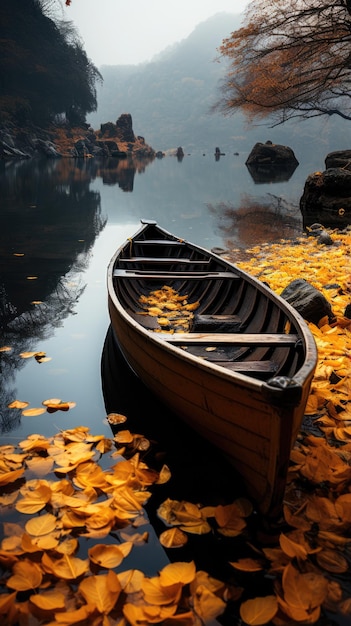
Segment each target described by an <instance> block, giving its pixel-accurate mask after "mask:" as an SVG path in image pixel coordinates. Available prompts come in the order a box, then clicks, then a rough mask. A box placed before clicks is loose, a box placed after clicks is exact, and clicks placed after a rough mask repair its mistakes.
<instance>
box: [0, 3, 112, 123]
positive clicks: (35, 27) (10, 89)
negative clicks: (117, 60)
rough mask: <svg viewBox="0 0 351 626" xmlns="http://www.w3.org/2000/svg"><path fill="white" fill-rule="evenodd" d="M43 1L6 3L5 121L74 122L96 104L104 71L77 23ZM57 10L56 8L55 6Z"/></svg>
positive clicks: (0, 11) (0, 32)
mask: <svg viewBox="0 0 351 626" xmlns="http://www.w3.org/2000/svg"><path fill="white" fill-rule="evenodd" d="M44 6H45V3H44V4H42V3H41V2H40V0H1V3H0V76H1V89H0V123H4V122H8V121H12V122H14V123H15V125H16V126H24V125H26V124H28V123H34V124H40V125H42V126H43V125H45V124H48V123H50V122H52V121H54V120H55V119H57V117H60V116H62V117H64V118H66V119H67V120H68V121H69V122H70V123H72V124H80V123H82V122H84V121H85V117H86V114H87V113H91V112H92V111H94V110H95V109H96V106H97V100H96V82H97V81H98V80H99V79H101V76H100V73H99V71H98V70H97V68H96V67H95V66H94V64H93V63H92V62H91V61H90V59H88V57H87V55H86V53H85V51H84V48H83V46H82V43H81V42H80V40H79V36H78V34H77V32H76V31H75V29H74V26H73V24H72V23H71V22H68V21H65V20H63V19H60V18H61V16H60V13H59V12H58V13H57V15H56V14H55V17H56V19H51V17H49V16H48V15H46V14H45V11H44ZM51 13H52V14H54V13H55V12H54V11H52V12H51Z"/></svg>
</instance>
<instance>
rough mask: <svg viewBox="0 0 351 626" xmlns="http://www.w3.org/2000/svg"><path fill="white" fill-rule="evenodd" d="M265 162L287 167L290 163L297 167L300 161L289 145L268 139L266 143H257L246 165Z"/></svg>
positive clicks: (265, 163)
mask: <svg viewBox="0 0 351 626" xmlns="http://www.w3.org/2000/svg"><path fill="white" fill-rule="evenodd" d="M263 164H264V165H268V164H270V165H274V166H276V167H280V166H283V167H287V166H288V165H290V166H292V165H294V166H295V167H297V165H298V164H299V162H298V160H297V159H296V157H295V154H294V152H293V150H292V149H291V148H289V147H288V146H282V145H280V144H274V143H272V142H271V141H266V143H260V142H258V143H256V144H255V145H254V147H253V148H252V150H251V152H250V154H249V156H248V158H247V160H246V165H263Z"/></svg>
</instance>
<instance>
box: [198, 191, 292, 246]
mask: <svg viewBox="0 0 351 626" xmlns="http://www.w3.org/2000/svg"><path fill="white" fill-rule="evenodd" d="M207 206H208V208H209V211H210V212H211V213H212V214H213V215H216V217H217V219H218V228H219V230H220V231H221V232H222V233H223V237H224V238H225V239H226V242H227V243H226V245H227V248H228V249H232V248H233V247H235V248H237V245H238V242H240V248H241V249H242V251H243V250H244V249H245V248H250V247H251V246H254V245H259V244H260V243H267V242H270V241H277V239H278V238H281V239H294V238H296V237H298V236H299V235H301V233H302V218H301V214H300V211H299V209H298V207H295V206H293V205H291V204H289V203H287V202H286V201H285V200H284V198H281V197H279V196H275V195H273V194H270V193H267V194H266V199H265V200H262V198H260V200H257V199H256V198H255V197H254V196H250V195H249V194H242V195H241V202H240V205H239V206H235V205H234V204H231V203H229V202H220V203H218V204H213V205H207ZM233 241H235V243H233Z"/></svg>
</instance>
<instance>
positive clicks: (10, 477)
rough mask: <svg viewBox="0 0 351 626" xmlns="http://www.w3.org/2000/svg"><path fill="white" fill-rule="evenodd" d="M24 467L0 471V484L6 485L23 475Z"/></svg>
mask: <svg viewBox="0 0 351 626" xmlns="http://www.w3.org/2000/svg"><path fill="white" fill-rule="evenodd" d="M23 472H24V468H21V469H16V470H13V471H12V472H3V473H0V486H1V487H3V486H4V485H8V484H9V483H13V482H15V481H16V480H18V478H21V476H22V475H23Z"/></svg>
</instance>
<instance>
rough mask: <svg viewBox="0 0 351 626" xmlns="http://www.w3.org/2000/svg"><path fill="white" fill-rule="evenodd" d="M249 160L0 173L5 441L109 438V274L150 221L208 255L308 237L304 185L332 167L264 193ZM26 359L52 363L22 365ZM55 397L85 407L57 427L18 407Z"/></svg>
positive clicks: (91, 164) (32, 167)
mask: <svg viewBox="0 0 351 626" xmlns="http://www.w3.org/2000/svg"><path fill="white" fill-rule="evenodd" d="M245 158H246V156H245V155H242V156H241V155H236V156H234V155H228V156H225V157H221V158H220V159H219V160H218V161H216V160H215V157H214V156H213V155H207V156H203V155H197V156H185V157H184V159H183V160H182V161H181V162H179V161H178V160H177V159H176V158H175V157H166V158H164V159H161V160H159V159H156V160H155V161H153V162H151V163H150V162H137V163H133V164H132V163H130V162H127V161H120V162H116V161H115V160H111V161H102V162H97V161H94V160H85V161H83V160H80V161H74V160H70V159H64V160H56V161H20V162H11V163H5V164H4V163H2V164H1V170H0V189H1V211H0V272H1V282H0V285H1V318H2V319H1V329H2V340H1V343H2V345H9V346H11V347H12V348H13V350H12V351H11V352H9V353H2V354H1V364H2V377H1V419H2V421H1V432H2V438H3V439H6V440H9V439H11V440H18V439H20V438H23V437H24V436H25V435H26V434H27V433H28V432H40V433H43V434H45V435H50V434H51V433H52V432H53V431H54V430H55V429H58V428H66V427H68V426H74V425H75V424H86V425H88V426H90V427H91V428H92V429H93V430H99V429H101V428H103V419H104V417H105V409H104V402H103V397H102V391H101V377H100V357H101V351H102V347H103V344H104V338H105V335H106V332H107V329H108V325H109V319H108V312H107V304H106V284H105V273H106V267H107V264H108V261H109V259H110V257H111V256H112V254H113V252H114V250H115V249H116V247H117V246H119V245H120V244H121V243H122V242H123V241H124V240H125V239H126V238H127V237H129V236H130V235H132V234H133V233H134V232H135V231H136V230H137V229H138V228H139V225H140V219H141V218H152V219H155V220H157V221H158V223H159V224H160V225H161V226H163V227H165V228H166V229H168V230H170V231H171V232H173V233H175V234H177V235H178V236H180V237H184V238H187V239H189V240H192V241H193V242H194V243H197V244H200V245H202V246H204V247H207V248H211V247H214V246H218V247H222V248H223V247H224V248H228V247H229V248H241V249H245V248H246V247H247V246H251V245H253V244H256V243H258V242H260V241H261V242H265V241H270V240H276V239H279V238H281V237H289V236H295V235H296V234H298V233H300V232H301V231H302V219H301V215H300V211H299V208H298V202H299V198H300V196H301V193H302V189H303V185H304V181H305V179H306V177H307V175H308V174H309V173H310V172H312V171H314V170H315V169H316V168H318V167H319V168H320V167H321V165H322V164H321V163H315V164H311V163H306V164H305V165H300V166H299V167H298V168H297V169H296V170H295V172H293V174H292V175H291V177H290V179H289V180H283V181H281V182H279V181H278V182H266V183H260V182H259V183H256V182H255V180H254V178H253V177H252V175H251V174H250V172H249V171H248V169H247V168H246V166H245ZM263 176H265V174H263ZM286 177H289V175H287V176H286ZM33 302H36V303H39V302H40V304H31V303H33ZM24 351H43V352H45V353H46V355H47V357H49V358H51V360H50V361H48V362H46V363H40V364H39V363H37V362H36V361H35V360H34V359H26V360H24V359H21V358H19V356H18V355H19V354H20V353H21V352H24ZM51 397H60V398H62V399H63V400H67V401H74V402H76V403H77V406H76V408H75V409H74V410H72V411H70V412H68V413H66V414H63V413H62V414H60V415H59V416H58V414H57V413H55V414H54V415H53V417H52V418H49V419H48V418H47V416H44V417H43V416H39V417H31V418H25V419H24V418H22V417H21V415H20V413H19V412H16V411H13V410H9V409H7V404H8V403H9V402H10V401H11V400H13V399H15V398H17V399H21V400H25V401H28V402H29V403H30V406H33V407H36V406H40V405H41V402H42V401H43V400H44V399H46V398H51ZM106 428H107V427H106Z"/></svg>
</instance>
